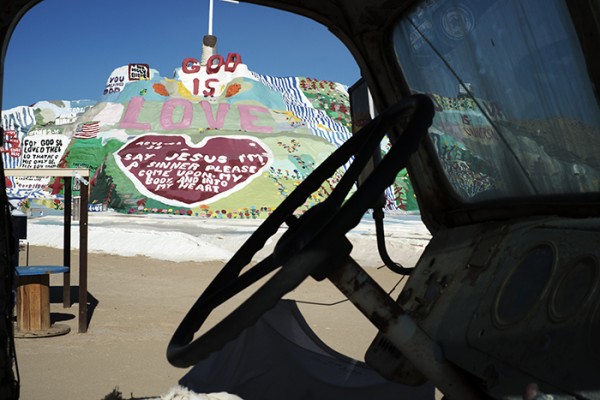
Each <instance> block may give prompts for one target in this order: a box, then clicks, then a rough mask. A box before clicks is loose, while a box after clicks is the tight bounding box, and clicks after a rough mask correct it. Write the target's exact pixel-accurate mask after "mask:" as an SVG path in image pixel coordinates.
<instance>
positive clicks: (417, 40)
mask: <svg viewBox="0 0 600 400" xmlns="http://www.w3.org/2000/svg"><path fill="white" fill-rule="evenodd" d="M542 20H545V21H548V20H550V21H552V23H551V24H548V23H545V24H540V23H539V22H540V21H542ZM549 27H552V29H549ZM394 46H395V49H396V54H397V57H398V60H399V62H400V64H401V65H402V68H403V70H404V72H405V74H406V76H407V81H408V83H409V85H410V87H411V90H413V91H414V92H420V93H427V94H428V95H429V96H430V97H431V98H432V99H433V100H434V104H435V108H436V116H435V119H434V123H433V127H432V128H431V129H430V139H431V141H432V143H433V145H434V147H435V150H436V152H437V155H438V157H439V162H440V168H441V169H442V170H443V172H444V175H445V176H446V178H447V180H448V181H449V183H450V184H451V186H452V187H453V189H454V191H455V193H456V194H457V195H458V196H459V197H460V198H461V199H462V200H463V201H468V202H477V201H480V200H486V199H494V198H511V197H513V198H514V197H526V196H537V195H556V194H568V193H591V192H599V191H600V180H599V178H600V155H599V154H600V112H599V104H598V97H597V96H596V94H595V93H594V91H593V85H592V82H591V80H590V78H589V74H588V69H587V67H586V60H585V58H584V54H583V52H582V50H581V47H580V42H579V39H578V36H577V32H576V30H575V28H574V27H573V24H572V21H571V19H570V15H569V9H568V8H567V5H566V4H565V3H564V2H562V1H554V0H553V1H547V0H535V1H527V2H521V1H490V0H486V1H474V0H472V1H443V0H441V1H437V0H429V1H424V2H422V3H421V4H420V5H419V6H418V7H416V8H414V9H412V10H411V11H410V12H409V13H408V15H406V16H405V18H403V19H402V20H401V21H400V22H399V24H398V25H397V26H396V27H395V30H394ZM404 60H410V62H404Z"/></svg>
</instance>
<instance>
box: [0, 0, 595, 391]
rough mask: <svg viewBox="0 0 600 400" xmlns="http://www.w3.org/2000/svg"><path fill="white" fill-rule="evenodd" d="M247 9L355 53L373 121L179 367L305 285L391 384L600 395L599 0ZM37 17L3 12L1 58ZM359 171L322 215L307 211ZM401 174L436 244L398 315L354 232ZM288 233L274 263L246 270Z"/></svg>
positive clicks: (200, 314) (323, 170) (183, 339)
mask: <svg viewBox="0 0 600 400" xmlns="http://www.w3.org/2000/svg"><path fill="white" fill-rule="evenodd" d="M248 2H249V3H255V4H258V5H261V6H267V7H274V8H277V9H280V10H284V11H289V12H293V13H296V14H300V15H303V16H306V17H308V18H311V19H313V20H315V21H317V22H319V23H322V24H323V25H325V26H326V27H327V28H328V29H329V30H330V31H331V32H332V33H333V34H334V35H335V36H336V37H338V38H339V39H340V40H341V41H342V42H343V43H344V44H345V45H346V46H347V48H348V49H349V50H350V52H351V53H352V55H353V56H354V58H355V60H356V62H357V64H358V65H359V67H360V70H361V74H362V77H363V80H364V83H366V85H367V86H368V91H369V93H370V95H371V97H372V100H373V104H374V108H375V110H377V113H376V114H377V115H376V116H373V117H374V118H373V119H372V120H371V121H354V123H355V126H356V132H355V134H354V135H353V136H352V138H351V139H350V140H348V141H347V142H346V143H345V144H344V145H342V146H341V147H339V148H338V149H337V150H336V151H335V152H334V153H333V154H332V155H331V156H330V157H329V158H328V159H327V160H326V161H325V162H323V163H322V164H321V165H320V166H319V167H318V168H317V169H316V170H315V171H314V173H313V174H311V175H310V176H309V178H307V179H306V180H305V181H303V182H302V183H301V184H300V185H299V186H298V187H297V189H296V190H295V191H294V192H292V193H291V194H290V195H289V196H288V197H287V198H286V199H285V200H284V201H283V202H282V203H281V205H280V206H279V207H278V208H277V209H276V210H275V211H274V212H273V213H272V214H271V215H270V216H269V217H268V218H267V219H266V220H265V221H264V223H263V224H262V225H261V226H260V227H259V228H258V229H257V230H256V231H255V232H254V234H252V235H251V237H250V238H249V239H248V241H247V242H246V243H245V244H244V245H243V246H242V247H240V249H239V250H238V251H237V253H236V254H235V255H234V256H233V257H232V258H231V260H230V261H229V262H227V263H226V264H225V266H224V267H223V269H222V270H221V272H220V273H219V274H218V275H217V277H216V278H215V280H214V281H213V282H212V283H211V284H210V285H209V286H208V287H207V288H206V289H205V290H204V291H203V293H202V294H201V295H200V297H199V299H198V300H197V302H196V303H195V304H194V306H193V307H192V308H191V309H190V311H189V312H188V314H187V315H186V317H185V318H184V319H183V321H182V322H181V324H180V326H179V327H178V328H177V330H176V331H175V333H174V334H173V337H172V339H171V342H170V344H169V347H168V349H167V358H168V359H169V361H170V362H171V363H172V364H173V365H176V366H179V367H188V366H192V365H194V364H196V363H197V362H199V361H200V360H202V359H205V358H206V357H208V356H209V355H210V354H211V353H213V352H215V351H217V350H219V349H220V348H222V347H223V346H224V345H225V344H226V343H227V342H229V341H230V340H233V339H234V338H235V337H237V336H238V335H239V334H240V333H241V332H242V331H243V330H244V329H245V328H247V327H249V326H251V325H252V324H253V323H254V322H255V321H256V320H257V319H258V318H260V316H261V315H262V314H263V313H265V312H267V311H268V310H270V309H272V308H273V307H274V306H275V305H276V304H277V302H278V300H279V299H280V298H281V297H282V296H283V295H285V294H286V293H288V292H290V291H291V290H293V289H294V288H295V287H296V286H297V285H299V284H300V283H301V282H302V281H303V280H304V279H318V280H321V279H329V280H330V281H331V282H333V283H334V284H335V285H336V286H337V287H338V288H339V289H340V290H341V291H342V293H344V294H345V295H346V296H347V297H348V298H349V299H350V300H351V301H352V303H353V304H354V305H355V306H356V307H357V308H358V309H359V310H360V311H361V312H363V313H364V314H365V316H366V317H367V318H369V320H370V321H371V322H372V323H373V324H374V325H375V326H376V327H377V328H378V330H379V334H378V335H377V337H375V338H374V339H373V343H372V345H371V346H370V348H369V349H368V351H367V354H366V355H365V360H366V362H367V364H369V365H370V366H371V367H372V368H373V369H375V370H376V371H378V373H380V374H381V375H382V376H384V377H385V378H386V379H389V380H391V381H394V382H399V383H403V384H409V385H419V384H422V383H423V382H426V381H429V382H432V383H433V384H434V385H435V386H436V387H437V388H438V389H439V390H440V391H441V392H442V393H443V394H444V396H445V397H446V398H448V399H484V398H494V399H522V398H523V392H524V390H525V388H527V387H528V385H530V384H532V383H534V384H536V385H537V386H538V387H539V388H540V391H541V392H543V393H546V394H551V395H552V396H553V398H555V399H599V398H600V246H599V244H600V93H599V88H600V51H599V49H600V1H598V0H581V1H570V0H531V1H527V2H523V1H517V0H503V1H500V0H398V1H393V2H392V1H388V0H371V1H369V2H364V1H359V0H266V1H263V0H250V1H248ZM35 3H37V1H10V2H5V3H3V4H2V5H1V6H0V15H1V18H2V24H1V28H0V29H1V32H0V34H1V37H2V61H4V55H5V53H6V48H7V45H8V41H9V39H10V34H11V32H12V29H13V28H14V26H15V25H16V23H17V22H18V20H19V18H20V17H21V16H22V15H23V14H24V13H25V12H26V10H27V9H29V8H30V7H32V6H33V5H34V4H35ZM1 73H2V69H0V75H1ZM0 92H1V91H0ZM358 101H361V100H360V98H358V99H357V102H358ZM362 101H366V96H363V98H362ZM0 104H1V103H0ZM355 105H356V107H359V106H364V105H359V104H358V103H357V104H353V107H354V106H355ZM359 122H360V123H359ZM386 136H387V137H388V138H389V141H390V142H391V146H390V147H389V149H388V150H387V151H386V152H385V154H383V155H382V157H378V155H379V153H380V143H381V141H382V140H383V139H384V137H386ZM374 154H377V157H375V159H374ZM349 161H351V163H350V166H349V167H348V168H347V169H346V172H345V175H344V177H343V178H342V179H341V180H340V182H339V183H338V185H337V186H336V188H335V190H334V191H333V192H332V193H331V195H330V196H329V198H328V199H327V200H325V201H324V202H322V203H320V204H318V205H317V206H315V207H313V208H312V209H310V210H309V211H307V212H305V213H303V214H301V215H299V214H298V213H296V210H297V209H298V208H299V207H300V206H301V205H302V204H303V203H304V201H305V199H306V198H307V197H308V196H310V194H311V193H312V192H314V191H315V190H316V189H318V188H319V187H320V185H321V183H322V182H323V181H324V180H325V179H327V178H328V177H329V176H331V175H332V174H333V173H334V172H335V171H336V170H338V168H340V167H342V166H344V165H346V164H347V163H348V162H349ZM403 168H407V170H408V173H409V176H410V179H411V183H412V185H413V187H414V189H415V194H416V199H417V202H418V205H419V210H420V215H421V218H422V220H423V222H424V223H425V225H426V226H427V228H428V229H429V231H430V232H431V235H432V239H431V241H430V243H429V245H428V246H427V248H426V249H425V250H424V252H423V254H422V256H421V258H420V259H419V261H418V263H417V264H416V266H415V267H414V268H412V269H404V268H402V269H400V270H399V271H398V272H399V273H402V274H406V275H409V277H408V281H407V283H406V285H405V287H404V289H403V290H402V292H401V294H400V295H399V296H398V297H397V298H393V299H392V298H390V297H389V296H388V295H387V294H386V293H385V292H383V291H382V290H381V289H380V288H379V287H378V286H377V285H376V284H375V283H374V282H373V281H372V280H371V279H370V278H369V276H368V273H367V272H365V271H364V270H363V269H362V268H361V266H360V265H358V264H357V263H356V262H355V261H353V260H352V259H351V258H350V256H349V254H350V250H351V245H350V243H349V242H348V241H347V240H346V238H345V234H346V233H347V232H348V231H350V230H351V229H352V228H353V227H354V226H356V225H357V224H358V223H359V221H360V219H361V218H362V216H363V215H364V214H365V213H367V212H370V211H371V210H374V209H378V208H381V206H382V205H381V194H382V193H383V192H384V191H385V189H386V188H387V187H388V186H389V185H390V184H391V183H392V182H393V180H394V178H395V176H396V175H397V174H398V173H399V171H400V170H402V169H403ZM359 176H360V177H361V179H360V180H359ZM358 181H360V182H359V184H358V185H357V182H358ZM2 182H4V179H1V182H0V185H1V184H2ZM2 192H3V191H2ZM2 203H3V204H2V206H3V213H2V216H1V218H2V223H3V224H4V225H5V226H6V224H7V223H8V222H7V218H8V217H7V212H6V210H5V209H6V208H7V207H8V206H7V204H6V200H5V199H4V198H3V199H2ZM284 224H285V225H287V226H288V230H287V232H286V234H285V235H284V236H283V237H282V238H281V239H280V240H279V242H278V244H277V246H276V248H275V250H274V252H273V253H272V254H271V255H270V256H268V257H266V258H265V259H263V260H262V261H261V262H259V263H257V264H256V265H253V266H252V267H251V268H247V267H248V265H249V264H250V261H251V260H252V257H253V255H254V254H255V253H256V252H257V251H259V250H260V249H261V248H262V247H263V246H264V245H265V243H266V242H267V240H268V239H269V238H270V237H271V236H272V235H273V234H274V233H275V232H276V231H277V229H278V228H279V227H280V226H282V225H284ZM3 235H4V236H2V240H3V241H5V242H7V241H9V240H10V238H9V237H8V236H7V235H9V234H5V233H3ZM3 247H6V246H3ZM2 260H3V261H2V262H3V264H2V265H1V268H2V273H3V277H5V278H6V277H9V276H10V271H9V267H10V266H9V265H8V264H6V265H5V264H4V260H5V258H3V259H2ZM269 274H270V277H269V279H268V280H267V281H266V283H264V284H263V285H262V286H261V287H260V288H259V289H258V290H256V291H255V292H254V293H253V294H252V295H250V296H249V297H248V299H247V300H246V301H245V302H244V303H243V304H242V305H241V306H239V307H238V308H237V309H236V310H234V311H233V312H232V313H231V314H230V315H228V316H227V317H226V318H224V319H223V320H221V321H219V322H218V323H217V324H216V325H214V326H213V327H211V328H210V329H208V330H205V331H204V332H203V333H201V334H198V335H195V334H196V332H197V331H199V330H200V328H201V326H202V324H203V322H204V321H205V320H206V318H207V317H208V316H209V314H210V313H211V311H212V310H213V309H214V308H215V307H217V306H218V305H220V304H222V303H223V302H225V301H226V300H227V299H228V298H230V297H231V296H233V295H235V294H236V293H239V292H240V291H242V290H244V289H245V288H247V287H248V286H250V285H251V284H252V283H254V282H256V281H257V280H259V279H261V278H264V277H265V276H267V275H269ZM7 279H8V278H7ZM7 284H9V282H8V281H7V282H5V283H3V285H4V286H6V285H7ZM5 301H8V300H7V299H5ZM2 345H3V346H4V348H3V353H4V354H8V353H9V351H8V350H7V349H8V344H7V343H2ZM3 368H5V370H7V369H9V368H6V366H3Z"/></svg>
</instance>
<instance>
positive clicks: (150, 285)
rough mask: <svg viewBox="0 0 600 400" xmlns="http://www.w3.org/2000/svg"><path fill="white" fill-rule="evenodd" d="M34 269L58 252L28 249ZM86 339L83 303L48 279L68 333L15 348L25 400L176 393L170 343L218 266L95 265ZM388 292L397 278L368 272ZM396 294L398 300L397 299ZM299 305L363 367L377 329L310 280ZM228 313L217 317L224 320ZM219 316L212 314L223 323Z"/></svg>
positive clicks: (112, 261)
mask: <svg viewBox="0 0 600 400" xmlns="http://www.w3.org/2000/svg"><path fill="white" fill-rule="evenodd" d="M29 254H30V256H29V257H30V261H29V262H30V264H32V265H35V264H38V265H43V264H57V263H59V261H60V260H62V252H61V251H60V250H57V249H52V248H46V247H31V248H30V252H29ZM72 258H73V262H74V265H73V273H72V285H73V286H75V287H76V286H77V284H78V276H77V273H76V272H77V269H78V266H77V260H78V254H77V252H74V253H73V255H72ZM88 263H89V278H88V288H89V293H90V296H89V299H90V300H91V302H90V305H89V308H90V311H91V312H92V316H91V321H90V325H89V331H88V333H85V334H78V333H77V326H78V321H77V318H76V317H77V315H78V311H77V308H78V307H77V297H76V292H75V293H74V295H73V296H72V300H73V303H74V304H73V306H72V307H71V308H67V309H64V308H63V307H62V298H61V293H62V292H61V291H62V287H61V285H62V276H52V277H51V286H52V289H51V297H52V298H51V302H52V304H51V312H52V319H53V321H55V322H58V323H62V324H67V325H69V326H70V327H71V332H70V333H69V334H67V335H65V336H59V337H53V338H38V339H17V342H16V348H17V357H18V363H19V370H20V377H21V399H23V400H39V399H61V400H69V399H73V400H86V399H98V400H99V399H102V398H104V397H105V396H106V395H108V394H109V393H111V392H112V391H113V389H115V388H117V387H118V389H119V391H121V392H122V393H123V396H124V397H125V398H127V397H129V396H130V395H131V396H134V397H150V396H157V395H160V394H162V393H164V392H166V391H168V389H170V388H171V387H172V386H174V385H176V384H177V381H178V380H179V378H181V377H182V376H183V375H184V374H185V372H186V370H182V369H177V368H175V367H172V366H171V365H170V364H169V363H168V362H167V360H166V357H165V351H166V347H167V343H168V341H169V339H170V338H171V334H172V333H173V331H174V330H175V328H176V326H177V325H178V323H179V321H180V320H181V318H182V317H183V315H184V314H185V313H186V312H187V310H188V309H189V307H190V306H191V305H192V303H193V302H194V301H195V300H196V298H197V297H198V295H199V294H200V293H201V292H202V290H203V289H204V288H205V287H206V285H207V284H208V283H209V282H210V280H211V279H212V277H213V276H214V275H215V274H216V273H217V272H218V270H219V269H220V267H221V263H216V262H204V263H192V262H181V263H175V262H168V261H159V260H154V259H150V258H146V257H120V256H114V255H106V254H90V255H89V261H88ZM368 271H369V273H370V274H372V276H374V277H375V279H376V280H377V281H378V282H379V283H380V284H381V285H382V286H383V287H384V289H386V290H391V289H392V288H393V287H394V286H395V285H396V284H397V282H398V279H399V277H398V275H395V274H393V273H391V272H389V271H387V270H386V269H376V268H369V269H368ZM397 290H398V289H396V291H395V294H394V298H395V297H396V296H397V293H398V292H397ZM288 298H293V299H295V300H299V301H311V302H316V303H323V304H319V305H316V304H303V303H301V304H300V309H301V310H302V312H303V314H304V315H305V317H306V319H307V321H308V322H309V324H310V325H311V327H312V328H313V329H314V330H315V332H316V333H317V334H318V335H319V336H320V337H321V338H322V340H323V341H324V342H325V343H327V344H329V345H330V346H331V347H333V348H334V349H335V350H337V351H339V352H341V353H344V354H346V355H348V356H351V357H354V358H358V359H362V357H363V355H364V352H365V350H366V348H367V347H368V345H369V344H370V342H371V340H372V339H373V337H374V336H375V333H376V332H375V329H374V328H373V327H372V326H371V325H370V323H369V322H368V321H367V320H366V319H365V318H364V317H363V316H362V315H361V314H359V313H358V311H356V309H355V308H354V307H353V306H352V305H351V304H349V303H348V302H343V303H341V304H337V305H331V306H329V305H324V304H332V303H336V302H338V301H341V300H343V299H344V297H343V295H342V294H341V293H339V291H337V289H336V288H335V287H333V285H331V284H330V283H329V282H321V283H318V282H315V281H314V280H311V279H309V280H308V281H306V282H305V283H303V284H302V285H301V286H300V287H299V288H297V289H296V290H295V291H294V292H292V293H291V294H290V295H288ZM232 306H233V304H228V305H227V306H225V307H224V309H223V310H219V313H221V314H222V313H224V312H225V311H226V310H227V309H228V308H231V307H232ZM219 313H217V314H216V317H217V318H218V316H219Z"/></svg>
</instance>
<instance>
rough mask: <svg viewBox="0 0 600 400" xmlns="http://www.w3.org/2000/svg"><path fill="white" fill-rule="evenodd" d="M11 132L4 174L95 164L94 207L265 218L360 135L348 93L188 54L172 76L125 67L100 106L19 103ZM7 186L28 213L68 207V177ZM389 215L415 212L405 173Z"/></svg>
mask: <svg viewBox="0 0 600 400" xmlns="http://www.w3.org/2000/svg"><path fill="white" fill-rule="evenodd" d="M2 126H3V128H4V135H5V141H4V147H0V151H1V152H2V158H3V161H4V166H5V167H6V168H49V167H61V168H89V170H90V177H91V179H90V210H91V211H101V210H106V209H109V208H110V209H114V210H117V211H119V212H124V213H147V214H182V215H190V216H197V217H213V218H264V217H265V216H266V215H268V213H269V212H270V211H271V210H272V209H274V208H275V207H277V205H278V204H279V203H280V202H281V201H282V200H283V199H284V198H285V197H286V196H287V195H288V194H289V193H290V192H291V191H292V190H294V188H295V187H296V186H297V185H298V184H299V183H300V182H301V181H302V180H303V179H304V178H305V177H306V176H308V175H309V174H310V173H311V172H312V171H313V169H314V168H315V167H316V166H317V165H318V164H319V163H321V162H322V161H323V160H324V159H325V158H326V157H327V156H328V155H329V154H331V153H332V152H333V151H334V150H335V149H336V148H337V146H339V145H340V144H341V143H343V142H344V141H345V140H347V139H348V137H349V136H350V134H351V133H350V130H349V128H350V126H351V121H350V113H349V102H348V93H347V90H346V88H345V87H344V86H342V85H340V84H337V83H334V82H329V81H321V80H316V79H311V78H306V77H286V78H279V77H272V76H264V75H260V74H257V73H255V72H252V71H249V70H248V67H247V66H246V65H244V64H243V63H242V62H241V56H240V55H239V54H235V53H230V54H228V55H227V56H226V57H223V56H221V55H218V54H215V55H213V56H211V58H210V59H209V61H208V63H207V64H206V65H200V63H199V62H198V61H197V60H196V59H193V58H189V59H185V60H183V62H182V65H181V67H180V68H177V69H176V70H175V72H174V74H173V77H172V78H165V77H161V76H160V74H159V72H158V71H156V70H154V69H151V68H150V67H149V66H148V65H147V64H129V65H126V66H122V67H119V68H117V69H115V70H114V71H113V72H112V74H111V75H110V76H109V78H108V80H107V82H106V87H105V90H104V93H103V95H102V96H101V98H100V99H99V101H97V102H96V101H89V100H80V101H41V102H38V103H36V104H34V105H33V106H29V107H16V108H13V109H10V110H6V111H3V112H2ZM340 172H341V171H340ZM337 178H338V177H337V176H334V177H332V178H331V179H330V180H329V181H328V182H326V183H325V184H324V185H323V186H322V187H321V188H320V189H319V190H318V191H316V192H315V193H314V194H313V195H312V196H311V198H310V199H309V200H308V201H307V203H306V204H305V207H306V208H308V207H310V206H312V205H314V204H316V203H318V202H319V201H321V200H322V199H324V198H325V197H326V196H327V195H328V193H329V192H330V191H331V189H332V187H333V186H334V185H335V183H336V180H337ZM75 182H76V180H75ZM6 183H7V191H8V194H9V198H11V200H12V201H13V203H14V202H15V201H17V202H18V205H19V206H21V207H22V208H27V207H31V206H32V205H34V204H39V205H45V206H47V207H55V208H60V207H62V204H61V201H62V193H63V189H64V188H63V187H62V180H60V179H54V178H50V177H49V178H33V177H29V178H19V177H12V178H7V182H6ZM76 189H77V188H75V190H76ZM75 194H77V193H75ZM388 208H390V209H403V210H411V209H416V203H415V201H414V195H413V193H412V189H411V187H410V185H409V183H408V178H407V177H406V175H405V174H404V173H402V174H400V175H399V176H398V179H397V182H396V184H395V185H394V187H393V188H390V190H389V193H388Z"/></svg>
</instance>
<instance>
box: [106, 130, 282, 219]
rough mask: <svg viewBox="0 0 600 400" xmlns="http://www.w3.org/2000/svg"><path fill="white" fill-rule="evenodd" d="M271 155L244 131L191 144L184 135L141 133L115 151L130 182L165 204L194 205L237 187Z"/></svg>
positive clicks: (266, 162) (226, 193) (227, 192)
mask: <svg viewBox="0 0 600 400" xmlns="http://www.w3.org/2000/svg"><path fill="white" fill-rule="evenodd" d="M272 159H273V155H272V154H271V152H270V150H269V149H268V147H266V146H265V145H264V144H263V143H261V142H260V141H259V140H257V139H255V138H252V137H248V136H213V137H208V138H205V139H204V140H202V142H200V143H199V144H193V143H192V142H191V140H190V138H189V137H188V136H186V135H153V134H148V135H142V136H138V137H137V138H136V139H134V140H132V141H131V142H128V143H127V144H125V145H124V146H123V147H121V148H120V149H119V150H118V151H117V152H115V160H116V161H117V164H118V165H119V167H120V168H121V170H122V171H123V172H124V173H125V174H126V175H127V176H128V177H129V178H130V179H131V181H132V182H133V183H134V184H135V186H136V188H137V189H138V190H139V191H140V192H141V193H142V194H145V195H146V196H148V197H151V198H155V199H156V200H159V201H161V202H163V203H165V204H171V205H175V206H183V207H194V206H197V205H199V204H207V203H210V202H214V201H216V200H218V199H221V198H223V197H227V196H229V195H230V194H231V193H233V192H235V191H238V190H240V189H241V188H242V187H244V186H246V185H247V184H248V183H250V182H251V181H252V180H253V179H254V178H256V177H257V176H258V175H260V173H261V172H262V171H263V170H264V169H265V168H266V167H267V166H268V165H269V164H270V163H271V161H272Z"/></svg>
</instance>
